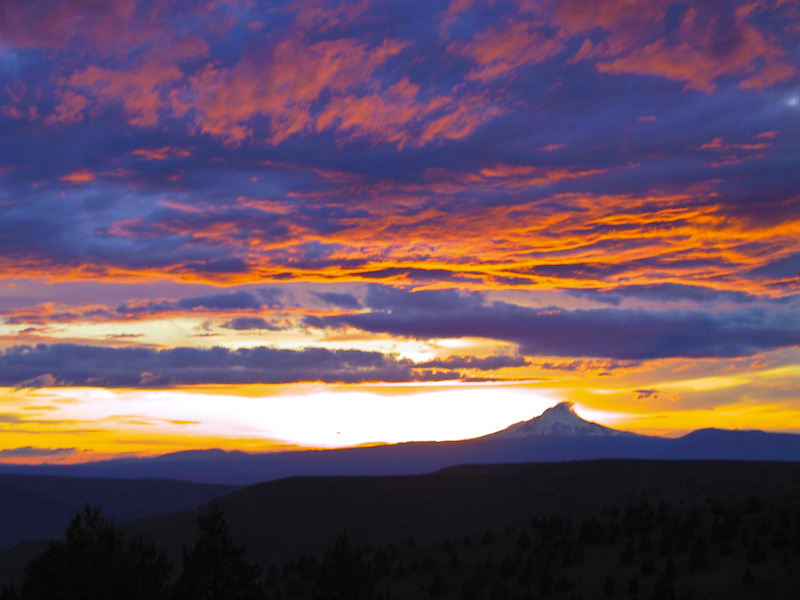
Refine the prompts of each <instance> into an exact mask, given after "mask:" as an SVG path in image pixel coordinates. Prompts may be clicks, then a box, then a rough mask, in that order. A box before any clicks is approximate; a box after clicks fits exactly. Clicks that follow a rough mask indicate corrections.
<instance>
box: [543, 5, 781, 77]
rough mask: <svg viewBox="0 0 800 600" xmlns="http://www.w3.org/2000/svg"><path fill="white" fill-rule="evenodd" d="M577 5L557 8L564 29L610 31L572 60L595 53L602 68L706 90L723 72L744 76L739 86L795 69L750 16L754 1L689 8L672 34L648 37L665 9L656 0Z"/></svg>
mask: <svg viewBox="0 0 800 600" xmlns="http://www.w3.org/2000/svg"><path fill="white" fill-rule="evenodd" d="M582 4H586V5H587V7H581V8H578V7H576V6H575V5H574V4H573V3H571V2H568V3H565V5H564V7H563V8H562V9H561V10H560V11H558V12H557V14H558V15H559V16H560V17H561V18H562V19H563V20H562V21H561V23H562V25H563V26H564V27H565V30H567V31H569V32H570V33H573V34H579V33H588V31H590V29H591V27H589V23H590V22H592V21H590V20H589V17H591V19H592V20H594V19H595V18H596V19H597V20H596V21H594V25H593V26H597V25H600V26H602V27H603V28H605V29H606V30H607V31H608V32H609V36H608V38H607V39H605V40H602V41H600V42H598V43H596V44H592V43H591V42H589V40H588V39H587V40H586V41H585V42H584V45H583V47H582V48H581V50H580V52H579V53H578V54H577V55H576V56H575V57H574V58H573V60H583V59H599V60H600V62H598V64H597V69H598V70H599V71H600V72H603V73H633V74H638V75H657V76H660V77H666V78H667V79H673V80H676V81H682V82H684V83H685V84H686V87H687V88H693V89H697V90H701V91H705V92H711V91H714V89H716V85H717V84H716V80H717V79H718V78H720V77H722V76H738V77H745V79H742V80H741V81H740V82H739V85H740V86H742V87H764V86H767V85H771V84H773V83H776V82H778V81H782V80H785V79H787V78H788V77H791V76H792V75H794V74H795V73H796V69H795V68H794V67H792V66H791V65H790V64H788V62H787V61H786V58H785V57H784V56H783V53H782V51H781V50H780V48H778V47H777V46H776V45H775V44H774V43H772V42H771V41H770V40H769V39H768V38H766V37H765V36H764V35H763V34H762V33H761V32H760V31H759V30H758V28H757V27H756V26H755V25H753V24H752V23H750V22H749V20H748V19H749V17H750V15H751V14H752V12H753V10H754V8H755V6H754V5H746V6H740V7H738V8H736V9H735V10H733V11H727V10H724V9H722V10H721V9H720V7H719V6H715V7H713V11H712V9H702V8H698V7H691V8H689V9H688V10H687V11H686V12H685V14H684V15H683V17H682V19H681V23H680V26H679V28H678V30H677V31H676V33H675V34H674V36H671V37H670V39H669V40H667V38H663V37H661V38H657V39H653V37H652V31H653V28H654V26H655V25H656V23H658V22H660V21H663V19H664V18H665V16H666V15H665V14H664V13H663V12H662V11H663V10H664V9H663V8H661V7H660V5H657V4H656V3H650V2H643V1H640V2H631V3H629V2H625V3H617V4H613V3H609V4H611V6H609V7H608V10H606V8H607V7H606V3H603V14H602V15H600V14H599V13H598V12H597V11H598V10H599V6H598V5H597V4H592V3H582Z"/></svg>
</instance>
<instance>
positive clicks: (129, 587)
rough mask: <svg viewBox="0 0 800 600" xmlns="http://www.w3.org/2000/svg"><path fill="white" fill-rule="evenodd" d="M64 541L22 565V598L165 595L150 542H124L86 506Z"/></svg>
mask: <svg viewBox="0 0 800 600" xmlns="http://www.w3.org/2000/svg"><path fill="white" fill-rule="evenodd" d="M64 537H65V539H64V540H60V541H56V542H50V545H49V546H48V548H47V550H45V551H44V553H42V554H41V555H40V556H39V557H37V558H35V559H33V560H31V561H30V562H29V563H28V564H27V565H26V566H25V581H24V582H23V584H22V593H21V596H22V599H23V600H107V599H108V598H114V599H115V600H145V599H153V600H158V599H160V598H165V597H166V589H167V579H168V576H169V570H170V567H169V564H168V563H167V560H166V558H165V557H164V555H163V554H161V553H158V552H156V551H155V548H154V547H153V546H152V545H151V544H145V543H144V542H142V541H141V540H138V539H135V540H133V541H131V542H128V543H126V542H125V539H124V536H123V534H122V532H121V531H120V530H119V529H118V528H117V526H116V525H115V524H114V523H113V522H112V521H109V520H108V519H106V518H104V517H103V516H102V515H101V514H100V509H99V508H96V507H90V506H89V505H86V506H85V507H84V509H83V512H80V513H78V514H77V515H76V516H75V517H73V518H72V520H71V521H70V523H69V527H67V530H66V532H65V534H64Z"/></svg>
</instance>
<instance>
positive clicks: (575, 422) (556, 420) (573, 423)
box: [494, 402, 634, 438]
mask: <svg viewBox="0 0 800 600" xmlns="http://www.w3.org/2000/svg"><path fill="white" fill-rule="evenodd" d="M574 407H575V404H574V402H560V403H558V404H556V405H555V406H553V407H552V408H548V409H547V410H546V411H544V412H543V413H542V414H541V415H540V416H538V417H535V418H533V419H531V420H530V421H522V422H520V423H515V424H514V425H511V426H510V427H508V428H506V429H504V430H502V431H499V432H497V433H496V434H494V435H495V436H497V437H503V438H525V437H529V436H538V435H558V436H564V437H584V436H603V437H611V436H620V435H625V436H629V435H634V434H631V433H628V432H626V431H617V430H615V429H610V428H609V427H604V426H603V425H600V424H598V423H592V422H591V421H585V420H584V419H581V418H580V417H579V416H578V415H577V414H576V413H575V409H574Z"/></svg>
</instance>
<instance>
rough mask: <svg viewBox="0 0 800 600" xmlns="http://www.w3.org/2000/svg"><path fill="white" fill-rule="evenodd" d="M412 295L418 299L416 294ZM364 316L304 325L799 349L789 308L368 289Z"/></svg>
mask: <svg viewBox="0 0 800 600" xmlns="http://www.w3.org/2000/svg"><path fill="white" fill-rule="evenodd" d="M417 294H419V296H417ZM372 297H373V298H377V299H378V301H377V302H376V301H375V300H373V301H372V302H370V301H369V295H368V305H369V306H370V307H372V308H373V310H371V311H369V312H362V313H359V314H352V315H338V316H330V317H307V318H306V323H307V325H309V326H311V327H322V328H342V327H352V328H356V329H360V330H363V331H368V332H371V333H385V334H391V335H397V336H403V337H410V338H417V339H437V338H463V337H477V338H486V339H493V340H500V341H505V342H511V343H515V344H517V345H518V347H519V350H520V352H521V353H522V354H523V355H525V356H558V357H596V358H612V359H620V360H649V359H658V358H676V357H683V358H722V357H736V356H749V355H753V354H757V353H759V352H765V351H769V350H775V349H778V348H786V347H793V346H797V345H800V319H798V317H797V315H796V314H795V312H794V311H791V310H784V311H780V310H772V311H766V310H764V309H756V308H753V309H746V310H740V311H729V312H701V311H676V310H668V311H646V310H633V309H631V310H623V309H595V310H565V309H562V308H559V307H555V306H554V307H549V308H531V307H526V306H520V305H515V304H509V303H505V302H494V303H492V304H484V303H480V302H479V298H480V296H479V295H477V294H463V293H460V292H457V291H454V290H446V291H442V292H433V291H430V292H418V293H414V292H403V291H400V290H391V289H390V290H383V291H380V292H379V291H377V290H372Z"/></svg>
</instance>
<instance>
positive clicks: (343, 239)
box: [0, 0, 800, 462]
mask: <svg viewBox="0 0 800 600" xmlns="http://www.w3.org/2000/svg"><path fill="white" fill-rule="evenodd" d="M799 72H800V3H798V2H797V1H796V0H755V1H747V2H735V1H731V2H711V1H709V2H668V1H656V0H603V1H599V0H558V1H556V0H538V1H533V0H532V1H524V0H518V1H501V0H498V1H488V0H485V1H481V2H479V1H472V0H452V1H451V2H449V3H448V2H430V1H428V0H386V1H377V0H373V1H369V0H364V1H361V2H334V1H319V2H316V1H313V2H312V1H305V0H298V1H295V2H259V1H257V0H230V1H225V0H213V1H206V2H195V1H192V2H188V1H184V0H157V1H155V0H154V1H144V0H138V1H137V0H50V1H48V2H43V1H34V2H27V1H26V2H21V1H19V0H0V461H51V462H52V461H83V460H95V459H98V458H103V457H107V456H112V455H149V454H159V453H165V452H171V451H176V450H183V449H189V448H208V447H220V448H229V449H233V448H239V449H245V450H253V451H256V450H258V451H261V450H272V449H280V448H287V447H289V448H291V447H297V446H302V447H326V446H336V445H353V444H362V443H371V442H396V441H404V440H412V439H459V438H464V437H473V436H477V435H482V434H485V433H489V432H491V431H494V430H497V429H500V428H503V427H505V426H507V425H509V424H511V423H513V422H516V421H520V420H523V419H529V418H531V417H534V416H536V415H538V414H540V413H541V412H542V411H543V410H544V409H545V408H547V407H548V406H552V405H554V404H555V403H557V402H560V401H564V400H569V401H573V402H576V410H577V412H578V413H579V414H580V415H582V416H584V417H585V418H589V419H591V420H595V421H598V422H601V423H604V424H606V425H609V426H612V427H616V428H621V429H628V430H632V431H637V432H641V433H649V434H659V435H669V436H677V435H681V434H683V433H686V432H687V431H690V430H692V429H695V428H700V427H724V428H758V429H765V430H772V431H791V432H797V433H800V75H799Z"/></svg>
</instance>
